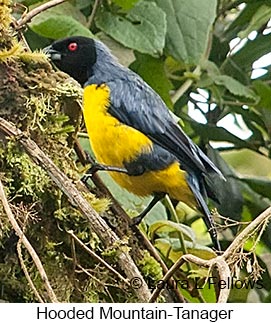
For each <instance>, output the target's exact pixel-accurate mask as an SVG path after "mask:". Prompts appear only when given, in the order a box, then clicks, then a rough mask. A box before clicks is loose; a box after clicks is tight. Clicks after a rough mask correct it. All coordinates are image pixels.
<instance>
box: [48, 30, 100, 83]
mask: <svg viewBox="0 0 271 323" xmlns="http://www.w3.org/2000/svg"><path fill="white" fill-rule="evenodd" d="M44 51H45V52H46V54H48V55H49V57H50V59H51V60H52V62H53V63H54V64H55V65H56V66H57V67H58V68H59V69H60V70H61V71H63V72H65V73H67V74H69V75H70V76H71V77H73V78H74V79H75V80H76V81H77V82H79V83H80V84H81V85H82V86H83V85H84V83H85V82H86V81H87V79H88V78H89V76H90V75H91V73H92V66H93V65H94V64H95V62H96V58H97V53H96V48H95V41H94V40H93V39H91V38H87V37H82V36H74V37H69V38H65V39H61V40H57V41H55V42H54V43H52V45H51V46H48V47H46V48H45V49H44Z"/></svg>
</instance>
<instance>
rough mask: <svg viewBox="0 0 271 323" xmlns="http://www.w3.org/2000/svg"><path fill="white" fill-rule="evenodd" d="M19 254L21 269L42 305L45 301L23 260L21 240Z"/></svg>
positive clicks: (18, 246)
mask: <svg viewBox="0 0 271 323" xmlns="http://www.w3.org/2000/svg"><path fill="white" fill-rule="evenodd" d="M17 252H18V257H19V261H20V264H21V268H22V270H23V272H24V275H25V278H26V279H27V281H28V284H29V285H30V287H31V289H32V291H33V293H34V294H35V296H36V298H37V300H38V301H39V302H40V303H44V300H43V299H42V297H41V296H40V294H39V292H38V291H37V288H36V287H35V285H34V283H33V280H32V279H31V277H30V275H29V273H28V270H27V267H26V265H25V263H24V259H23V255H22V240H21V239H19V241H18V244H17Z"/></svg>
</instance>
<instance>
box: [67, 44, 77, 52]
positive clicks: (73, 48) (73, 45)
mask: <svg viewBox="0 0 271 323" xmlns="http://www.w3.org/2000/svg"><path fill="white" fill-rule="evenodd" d="M77 48H78V44H77V43H70V44H69V45H68V50H69V51H70V52H75V51H76V50H77Z"/></svg>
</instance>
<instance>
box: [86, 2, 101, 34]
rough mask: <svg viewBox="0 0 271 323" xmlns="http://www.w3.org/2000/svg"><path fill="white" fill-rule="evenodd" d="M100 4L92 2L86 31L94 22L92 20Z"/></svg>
mask: <svg viewBox="0 0 271 323" xmlns="http://www.w3.org/2000/svg"><path fill="white" fill-rule="evenodd" d="M100 3H101V0H95V2H94V5H93V8H92V11H91V14H90V16H89V19H88V22H87V26H86V27H87V28H88V29H90V28H91V25H92V23H93V21H94V18H95V15H96V12H97V10H98V7H99V5H100Z"/></svg>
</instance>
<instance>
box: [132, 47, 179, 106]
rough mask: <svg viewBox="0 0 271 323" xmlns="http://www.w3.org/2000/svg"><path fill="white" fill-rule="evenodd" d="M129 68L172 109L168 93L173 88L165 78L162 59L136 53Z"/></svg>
mask: <svg viewBox="0 0 271 323" xmlns="http://www.w3.org/2000/svg"><path fill="white" fill-rule="evenodd" d="M130 68H131V69H132V70H133V71H135V72H136V73H137V74H139V75H140V76H141V77H142V78H143V79H144V80H145V81H146V82H147V83H148V84H149V85H150V86H151V87H152V88H153V89H154V90H155V91H156V92H157V93H159V95H160V96H161V97H162V99H163V100H164V101H165V103H166V105H167V106H168V107H169V108H171V107H172V101H171V98H170V94H169V92H170V90H171V89H172V87H173V86H172V83H171V82H170V81H169V79H168V78H167V75H166V72H165V66H164V61H163V60H162V59H159V58H154V57H152V56H149V55H144V54H139V53H137V54H136V61H135V62H134V63H133V64H132V65H131V66H130Z"/></svg>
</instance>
